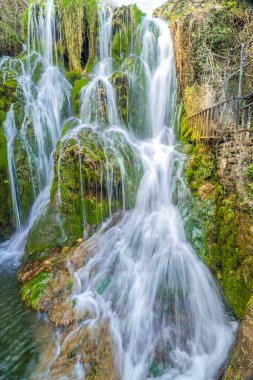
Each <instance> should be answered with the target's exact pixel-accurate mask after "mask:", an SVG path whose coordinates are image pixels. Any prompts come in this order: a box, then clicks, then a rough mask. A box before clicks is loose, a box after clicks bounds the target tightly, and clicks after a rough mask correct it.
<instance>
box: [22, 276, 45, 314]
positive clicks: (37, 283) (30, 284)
mask: <svg viewBox="0 0 253 380" xmlns="http://www.w3.org/2000/svg"><path fill="white" fill-rule="evenodd" d="M51 277H52V274H51V273H48V272H46V271H41V272H40V273H38V274H37V275H36V276H34V277H33V278H32V279H31V280H29V281H27V282H26V283H25V284H24V285H23V286H22V288H21V291H20V295H21V299H22V301H24V302H25V303H26V305H27V306H29V307H31V308H33V309H37V308H38V306H39V305H38V304H39V301H40V299H41V297H42V295H43V292H44V289H45V288H46V286H47V283H48V282H49V280H50V278H51Z"/></svg>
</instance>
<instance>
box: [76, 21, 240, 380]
mask: <svg viewBox="0 0 253 380" xmlns="http://www.w3.org/2000/svg"><path fill="white" fill-rule="evenodd" d="M103 15H104V14H103ZM109 21H111V18H110V14H108V16H107V17H100V44H101V46H100V51H102V53H101V54H100V62H99V63H98V69H97V70H96V74H95V77H94V79H93V82H92V83H91V84H90V85H88V86H87V87H86V88H85V89H84V90H83V92H82V99H84V103H85V101H86V100H85V99H86V96H87V93H88V91H90V89H91V88H93V89H94V83H98V78H100V75H101V71H102V70H101V67H103V68H104V67H105V60H106V61H107V62H108V56H107V54H108V51H110V44H111V41H110V40H109V39H108V38H107V37H108V36H110V35H111V33H110V32H108V31H109V26H108V23H109ZM102 30H103V31H104V30H107V33H105V32H103V33H101V31H102ZM141 34H142V37H143V50H142V52H141V55H140V58H141V60H142V62H143V68H144V75H145V78H146V79H145V80H146V82H147V83H148V97H147V110H149V114H150V120H151V129H150V135H149V138H148V139H145V140H143V139H137V140H136V139H130V142H131V144H133V145H134V146H135V148H136V147H137V150H138V152H139V157H140V158H141V161H142V164H143V168H144V175H143V178H142V180H141V183H140V186H139V190H138V193H137V201H136V205H135V207H134V208H133V209H132V210H131V211H128V212H126V213H125V215H124V217H123V219H122V220H121V221H120V223H119V224H117V225H116V226H115V227H113V228H111V229H110V230H108V231H107V232H105V233H102V234H101V236H100V238H99V241H98V244H97V249H96V252H95V254H94V255H93V256H92V257H91V258H90V260H89V261H88V262H87V263H86V264H85V266H84V267H83V268H81V269H79V270H78V271H77V272H76V273H75V275H74V278H75V283H76V287H75V290H74V293H73V300H74V301H75V311H76V316H77V319H78V320H79V321H80V320H81V319H83V320H84V322H83V323H84V326H85V328H87V326H89V325H92V328H94V324H95V325H96V323H99V321H101V320H103V319H104V318H105V319H106V320H109V325H110V332H111V335H112V337H113V341H114V353H115V360H116V363H117V367H118V371H119V374H120V378H121V379H123V380H129V379H131V380H141V379H153V378H154V377H155V378H159V379H163V380H170V379H171V380H172V379H173V380H211V379H215V378H216V376H217V374H218V372H219V370H220V368H221V367H222V365H223V363H224V362H225V360H226V357H227V355H228V351H229V349H230V346H231V344H232V341H233V332H234V328H235V324H234V323H233V322H231V321H230V319H229V317H228V316H227V315H226V314H225V311H224V308H223V305H222V300H221V298H220V295H219V291H218V289H217V287H216V284H215V281H214V280H213V278H212V276H211V274H210V272H209V271H208V269H207V268H206V267H205V266H204V264H203V263H202V261H201V260H200V259H199V258H198V256H197V255H196V253H195V252H194V251H193V249H192V247H191V246H190V244H189V243H188V242H187V240H186V236H185V232H184V226H183V221H182V218H181V216H180V214H179V211H178V208H177V205H175V204H174V203H173V191H174V190H175V180H176V179H180V181H181V182H183V180H182V178H180V175H182V169H181V172H180V171H177V178H176V175H175V168H176V167H181V168H182V166H183V165H182V163H183V161H184V156H183V155H182V154H181V153H180V152H178V151H177V145H176V139H175V135H174V129H175V123H176V117H175V114H176V96H177V85H176V78H175V66H174V58H173V45H172V39H171V35H170V31H169V29H168V26H167V24H166V23H165V22H163V21H161V20H157V19H155V20H152V19H144V20H143V22H142V26H141ZM106 43H107V46H105V44H106ZM105 52H106V53H105ZM154 52H155V54H154ZM152 55H153V57H152ZM154 57H155V59H154ZM103 75H104V76H106V74H105V71H104V72H103ZM107 75H108V72H107ZM103 80H105V79H103ZM135 85H136V83H135ZM104 89H105V91H106V95H107V97H108V99H113V101H112V102H114V95H113V89H112V88H111V87H110V88H107V87H106V86H104ZM95 92H96V91H94V94H95ZM89 99H91V97H89ZM93 100H94V102H96V101H97V100H96V99H95V98H93ZM108 103H109V101H108ZM85 104H87V103H85ZM89 106H90V107H91V104H90V105H89ZM142 111H143V110H141V109H140V110H139V113H140V114H141V112H142ZM85 113H86V114H87V108H86V112H85ZM106 114H107V118H108V125H114V124H115V123H116V120H117V118H116V117H115V113H112V112H108V111H107V113H106ZM87 121H88V120H87ZM99 122H100V121H99V118H96V123H99ZM143 127H144V126H143ZM120 128H124V126H121V127H120ZM131 135H132V132H129V136H131ZM181 191H183V187H182V189H181ZM180 196H181V197H182V194H181V195H180ZM101 289H102V290H101ZM87 316H88V317H87ZM79 323H80V322H79ZM81 327H82V325H79V328H78V329H77V331H78V330H79V329H80V328H81ZM76 333H78V332H76ZM72 334H73V333H72ZM78 364H80V363H79V362H77V365H78Z"/></svg>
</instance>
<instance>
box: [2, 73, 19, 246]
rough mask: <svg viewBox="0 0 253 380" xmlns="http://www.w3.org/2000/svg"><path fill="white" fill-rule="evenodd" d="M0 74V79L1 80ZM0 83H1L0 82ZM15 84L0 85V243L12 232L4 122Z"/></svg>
mask: <svg viewBox="0 0 253 380" xmlns="http://www.w3.org/2000/svg"><path fill="white" fill-rule="evenodd" d="M2 75H3V74H2V73H1V72H0V79H1V78H2ZM0 83H1V81H0ZM16 86H17V84H16V82H15V81H13V80H12V79H6V80H5V81H2V84H1V85H0V183H1V186H0V241H1V240H4V239H6V238H8V237H9V236H10V234H11V232H12V231H13V223H14V220H13V215H12V198H11V191H10V183H9V176H8V161H7V145H6V138H5V134H4V122H5V119H6V113H7V112H8V110H9V108H10V105H11V103H12V102H15V99H16V96H15V91H16Z"/></svg>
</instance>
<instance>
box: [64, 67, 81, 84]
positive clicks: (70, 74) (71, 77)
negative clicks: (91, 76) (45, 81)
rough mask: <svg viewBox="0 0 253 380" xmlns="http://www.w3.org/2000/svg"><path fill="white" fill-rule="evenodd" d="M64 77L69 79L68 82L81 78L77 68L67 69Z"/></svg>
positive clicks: (72, 82)
mask: <svg viewBox="0 0 253 380" xmlns="http://www.w3.org/2000/svg"><path fill="white" fill-rule="evenodd" d="M65 77H66V79H67V80H68V81H69V83H70V84H72V85H73V84H74V83H75V81H77V80H80V79H82V75H81V74H80V72H79V71H78V70H77V69H74V70H72V71H67V72H66V74H65Z"/></svg>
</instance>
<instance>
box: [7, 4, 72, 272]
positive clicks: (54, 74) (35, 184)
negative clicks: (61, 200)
mask: <svg viewBox="0 0 253 380" xmlns="http://www.w3.org/2000/svg"><path fill="white" fill-rule="evenodd" d="M37 7H38V5H37V4H31V5H30V8H29V15H28V42H27V59H26V62H25V64H23V62H22V61H21V60H19V59H18V60H17V59H16V58H13V59H12V58H6V57H4V58H2V60H0V67H1V70H3V71H6V72H8V71H11V72H13V77H14V79H15V80H16V81H17V84H18V89H19V96H20V98H21V99H22V101H23V103H24V109H23V112H24V114H23V121H22V122H21V125H20V126H19V131H17V127H16V125H15V118H14V114H13V106H11V108H10V111H9V113H8V115H7V119H6V122H5V125H4V130H5V135H6V139H7V146H8V167H9V178H10V185H11V192H12V202H13V213H14V216H15V224H16V233H15V234H14V235H13V236H12V237H11V239H10V241H9V242H5V243H3V245H2V246H1V245H0V263H1V262H5V261H6V260H9V261H11V262H12V263H13V264H15V265H16V264H18V260H19V258H20V257H21V256H22V254H23V250H24V245H25V241H26V237H27V234H28V232H29V230H30V228H31V227H32V226H33V224H34V223H35V221H36V220H37V219H38V218H39V216H40V215H41V214H42V213H43V211H44V210H45V208H46V205H47V204H48V201H49V194H50V187H51V183H52V178H53V158H52V152H53V149H54V147H55V145H56V142H57V141H58V139H59V137H60V133H61V129H62V126H63V118H64V116H63V115H65V117H67V116H68V114H69V113H70V100H69V99H70V90H71V86H70V84H69V83H68V81H67V80H66V79H65V77H64V75H63V73H62V72H61V71H60V69H59V68H58V67H57V66H55V65H54V64H56V63H57V62H58V57H57V49H56V21H55V9H54V2H53V0H48V1H46V2H45V5H44V11H43V12H42V11H40V12H37V10H38V9H37ZM37 76H38V83H37V84H35V83H36V79H37ZM31 126H32V127H31ZM31 128H32V129H31ZM17 135H18V136H19V140H20V142H19V143H20V144H21V146H22V148H23V149H24V150H25V152H26V155H27V160H28V163H29V168H30V180H31V183H32V188H33V204H31V205H30V207H31V209H30V212H29V213H28V215H25V216H22V215H21V207H20V204H19V202H20V194H19V188H18V183H17V179H16V176H15V160H14V153H13V144H14V140H15V138H16V137H17Z"/></svg>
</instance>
